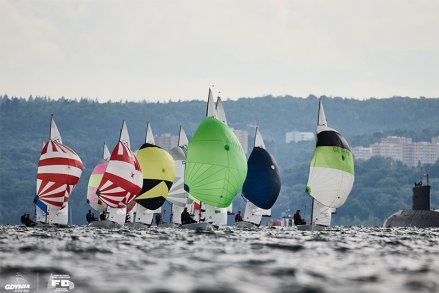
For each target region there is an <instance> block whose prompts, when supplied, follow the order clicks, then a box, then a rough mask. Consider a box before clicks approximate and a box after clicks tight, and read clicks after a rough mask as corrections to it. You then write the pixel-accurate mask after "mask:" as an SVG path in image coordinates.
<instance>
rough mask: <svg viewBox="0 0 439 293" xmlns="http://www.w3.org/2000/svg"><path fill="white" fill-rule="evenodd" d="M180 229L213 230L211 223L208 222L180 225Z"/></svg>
mask: <svg viewBox="0 0 439 293" xmlns="http://www.w3.org/2000/svg"><path fill="white" fill-rule="evenodd" d="M180 228H182V229H189V230H196V231H213V225H212V224H210V223H191V224H184V225H181V226H180Z"/></svg>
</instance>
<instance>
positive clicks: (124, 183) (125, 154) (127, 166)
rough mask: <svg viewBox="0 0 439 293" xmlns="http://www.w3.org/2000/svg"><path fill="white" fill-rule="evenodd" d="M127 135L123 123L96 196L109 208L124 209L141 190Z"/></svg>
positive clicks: (139, 175)
mask: <svg viewBox="0 0 439 293" xmlns="http://www.w3.org/2000/svg"><path fill="white" fill-rule="evenodd" d="M129 145H130V144H129V135H128V129H127V126H126V123H125V121H123V124H122V129H121V133H120V136H119V142H118V143H117V145H116V146H115V147H114V149H113V152H112V153H111V157H110V161H109V162H108V165H107V168H106V170H105V173H104V175H103V176H102V180H101V182H100V184H99V186H98V189H97V191H96V194H97V195H98V197H99V198H100V199H101V200H102V201H103V202H104V203H106V204H107V205H108V207H109V208H125V206H126V204H127V203H128V202H130V201H131V200H132V199H133V198H135V197H136V196H137V195H138V194H139V192H140V190H141V188H142V173H141V169H140V165H139V162H138V161H137V158H136V156H135V155H134V153H133V152H132V151H131V149H130V147H129Z"/></svg>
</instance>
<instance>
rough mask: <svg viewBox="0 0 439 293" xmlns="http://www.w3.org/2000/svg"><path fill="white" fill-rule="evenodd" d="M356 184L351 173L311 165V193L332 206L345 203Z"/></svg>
mask: <svg viewBox="0 0 439 293" xmlns="http://www.w3.org/2000/svg"><path fill="white" fill-rule="evenodd" d="M353 184H354V176H353V175H352V174H351V173H348V172H345V171H342V170H338V169H333V168H324V167H311V168H310V172H309V178H308V184H307V185H308V186H309V187H310V189H311V190H310V195H311V196H312V197H313V198H314V199H316V200H317V201H319V202H320V203H322V204H323V205H325V206H327V207H331V208H338V207H340V206H342V205H343V204H344V202H345V201H346V199H347V197H348V196H349V193H350V192H351V190H352V186H353Z"/></svg>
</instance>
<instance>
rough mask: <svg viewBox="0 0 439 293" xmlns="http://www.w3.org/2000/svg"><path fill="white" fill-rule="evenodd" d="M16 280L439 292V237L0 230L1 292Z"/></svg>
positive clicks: (147, 287) (435, 233)
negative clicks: (62, 278) (54, 277)
mask: <svg viewBox="0 0 439 293" xmlns="http://www.w3.org/2000/svg"><path fill="white" fill-rule="evenodd" d="M17 273H18V274H19V275H20V276H22V277H23V278H24V279H25V280H26V281H27V283H29V285H30V292H36V291H37V289H38V291H39V292H54V291H56V289H47V288H48V280H49V277H50V275H51V274H55V275H56V274H58V275H64V276H66V275H68V276H70V280H71V281H72V282H73V283H74V287H75V288H74V289H72V290H70V292H78V293H79V292H392V291H393V292H439V229H413V228H410V229H408V228H407V229H402V228H398V229H384V228H363V227H336V228H332V229H331V230H327V231H315V232H305V231H297V230H281V229H269V228H262V229H261V230H259V231H243V230H236V229H234V228H227V229H224V230H219V231H215V232H211V233H201V232H195V231H189V230H183V229H175V228H156V227H151V228H149V229H143V230H130V229H128V228H122V229H114V230H107V229H100V228H90V227H84V226H73V227H69V228H26V227H23V226H10V225H8V226H0V282H1V283H0V285H1V288H0V292H3V291H6V289H5V284H10V283H13V282H14V280H15V279H16V278H17ZM2 290H3V291H2ZM7 292H13V290H12V291H11V290H9V291H7Z"/></svg>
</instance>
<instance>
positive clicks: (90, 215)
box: [85, 210, 98, 224]
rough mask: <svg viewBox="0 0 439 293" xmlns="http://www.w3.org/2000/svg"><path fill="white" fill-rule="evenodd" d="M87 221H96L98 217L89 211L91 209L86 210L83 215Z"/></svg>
mask: <svg viewBox="0 0 439 293" xmlns="http://www.w3.org/2000/svg"><path fill="white" fill-rule="evenodd" d="M85 218H86V220H87V223H89V224H90V223H91V222H94V221H97V220H98V219H96V217H95V215H94V214H93V213H92V212H91V210H88V213H87V215H86V216H85Z"/></svg>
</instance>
